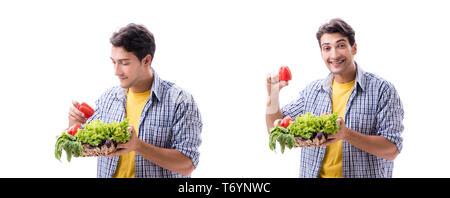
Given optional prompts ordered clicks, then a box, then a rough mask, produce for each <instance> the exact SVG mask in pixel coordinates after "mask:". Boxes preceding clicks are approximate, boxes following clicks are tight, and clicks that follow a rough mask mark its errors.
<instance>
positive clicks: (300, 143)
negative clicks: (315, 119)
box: [295, 133, 328, 147]
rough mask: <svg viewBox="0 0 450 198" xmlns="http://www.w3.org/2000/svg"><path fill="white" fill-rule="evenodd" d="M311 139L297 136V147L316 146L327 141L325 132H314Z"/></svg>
mask: <svg viewBox="0 0 450 198" xmlns="http://www.w3.org/2000/svg"><path fill="white" fill-rule="evenodd" d="M311 137H312V138H310V139H303V138H302V137H300V136H296V137H295V147H316V146H320V144H322V143H324V142H326V141H327V139H328V137H327V135H326V134H325V133H314V134H313V135H312V136H311Z"/></svg>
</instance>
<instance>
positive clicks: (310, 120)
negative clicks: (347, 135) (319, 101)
mask: <svg viewBox="0 0 450 198" xmlns="http://www.w3.org/2000/svg"><path fill="white" fill-rule="evenodd" d="M337 119H338V115H337V113H333V114H331V115H322V116H320V117H319V116H316V115H314V114H312V113H310V112H308V113H306V114H303V115H301V116H297V118H295V121H294V122H292V123H291V124H290V125H289V126H288V130H289V133H290V134H293V135H294V136H300V137H302V138H304V139H309V138H311V136H312V134H313V133H317V132H324V133H327V134H335V133H336V132H338V131H339V128H340V126H339V125H337V124H336V120H337Z"/></svg>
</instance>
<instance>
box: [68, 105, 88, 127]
mask: <svg viewBox="0 0 450 198" xmlns="http://www.w3.org/2000/svg"><path fill="white" fill-rule="evenodd" d="M79 106H80V104H79V103H78V102H77V101H75V100H72V106H71V107H70V109H69V127H71V126H73V125H75V124H78V125H80V126H81V124H84V123H86V118H85V117H84V114H83V112H81V111H80V110H78V107H79Z"/></svg>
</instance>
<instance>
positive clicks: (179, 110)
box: [172, 93, 203, 168]
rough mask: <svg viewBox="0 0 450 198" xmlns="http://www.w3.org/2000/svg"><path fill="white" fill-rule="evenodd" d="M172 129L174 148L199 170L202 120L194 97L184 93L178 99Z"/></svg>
mask: <svg viewBox="0 0 450 198" xmlns="http://www.w3.org/2000/svg"><path fill="white" fill-rule="evenodd" d="M174 122H175V123H174V125H173V128H172V131H173V143H172V148H174V149H176V150H178V151H180V152H181V153H182V154H183V155H185V156H187V157H188V158H189V159H191V161H192V164H193V165H194V168H197V165H198V163H199V158H200V152H199V150H198V147H199V146H200V144H201V142H202V140H201V131H202V126H203V125H202V119H201V115H200V112H199V110H198V107H197V104H196V103H195V101H194V99H193V97H192V95H190V94H186V93H182V94H181V95H180V97H179V98H178V99H177V107H176V111H175V120H174Z"/></svg>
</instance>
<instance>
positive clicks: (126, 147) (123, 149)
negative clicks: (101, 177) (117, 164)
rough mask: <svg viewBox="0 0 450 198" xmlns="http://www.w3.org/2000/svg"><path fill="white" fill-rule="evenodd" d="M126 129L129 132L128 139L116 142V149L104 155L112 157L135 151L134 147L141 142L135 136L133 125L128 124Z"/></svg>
mask: <svg viewBox="0 0 450 198" xmlns="http://www.w3.org/2000/svg"><path fill="white" fill-rule="evenodd" d="M127 131H128V132H130V133H131V137H130V140H128V142H127V143H124V144H117V150H116V151H115V152H114V153H111V154H109V155H107V156H106V157H114V156H119V155H123V154H126V153H128V152H131V151H136V148H137V147H138V145H139V143H140V142H141V139H139V138H138V137H137V135H136V131H135V130H134V127H133V126H131V125H130V126H129V127H128V128H127Z"/></svg>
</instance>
